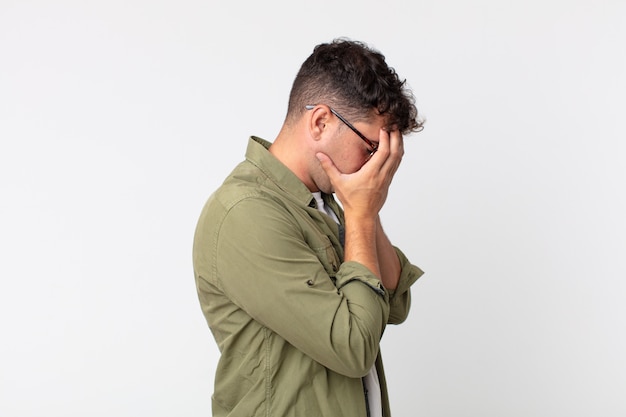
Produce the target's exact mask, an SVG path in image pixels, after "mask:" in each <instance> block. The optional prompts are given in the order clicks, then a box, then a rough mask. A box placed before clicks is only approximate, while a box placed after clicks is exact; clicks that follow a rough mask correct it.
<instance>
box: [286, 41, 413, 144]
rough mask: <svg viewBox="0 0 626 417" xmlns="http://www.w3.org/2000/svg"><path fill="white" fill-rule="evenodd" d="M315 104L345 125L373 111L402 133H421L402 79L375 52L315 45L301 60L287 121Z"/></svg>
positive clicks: (357, 45)
mask: <svg viewBox="0 0 626 417" xmlns="http://www.w3.org/2000/svg"><path fill="white" fill-rule="evenodd" d="M315 104H327V105H329V106H331V107H333V108H335V109H336V110H337V111H339V112H340V113H342V114H343V115H344V116H346V117H348V118H350V119H351V120H365V119H367V116H368V115H369V114H371V111H372V110H375V111H376V112H377V113H378V114H380V115H382V116H384V117H385V118H386V126H387V127H389V128H393V127H395V128H397V129H398V130H399V131H400V132H401V133H402V134H407V133H410V132H418V131H420V130H422V128H423V121H422V120H420V119H419V118H418V114H417V108H416V107H415V98H414V97H413V93H412V92H411V91H410V90H409V89H408V88H407V87H406V80H400V78H399V77H398V74H397V73H396V71H395V70H394V69H393V68H390V67H389V66H388V65H387V63H386V62H385V57H384V56H383V55H382V54H381V53H380V52H379V51H377V50H374V49H373V48H371V47H369V46H367V45H365V44H364V43H362V42H358V41H353V40H349V39H345V38H339V39H335V40H333V41H332V42H331V43H322V44H320V45H317V46H316V47H315V49H314V50H313V53H312V54H311V55H310V56H309V57H308V58H307V59H306V61H304V63H303V64H302V66H301V67H300V70H299V71H298V74H297V75H296V79H295V80H294V82H293V86H292V89H291V94H290V95H289V107H288V110H287V119H288V120H289V119H291V120H296V119H298V118H299V117H300V116H301V115H302V113H303V112H304V111H305V106H307V105H315Z"/></svg>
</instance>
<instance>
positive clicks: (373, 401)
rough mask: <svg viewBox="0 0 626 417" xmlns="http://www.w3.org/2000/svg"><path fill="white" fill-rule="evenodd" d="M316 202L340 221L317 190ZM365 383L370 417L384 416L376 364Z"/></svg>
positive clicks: (334, 218) (320, 208) (318, 206)
mask: <svg viewBox="0 0 626 417" xmlns="http://www.w3.org/2000/svg"><path fill="white" fill-rule="evenodd" d="M313 197H314V198H315V202H316V203H317V209H318V210H319V211H321V212H322V213H326V214H328V215H329V216H330V217H332V219H333V220H335V222H337V223H339V219H338V218H337V215H336V214H335V212H334V211H332V210H331V208H330V207H328V206H326V204H324V200H323V199H322V193H321V192H320V191H317V192H315V193H313ZM363 382H364V383H365V389H366V390H367V402H368V405H369V410H370V417H382V416H383V404H382V399H381V396H380V381H379V380H378V372H376V365H373V366H372V368H371V369H370V371H369V372H368V373H367V375H365V376H364V377H363Z"/></svg>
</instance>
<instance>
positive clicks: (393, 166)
mask: <svg viewBox="0 0 626 417" xmlns="http://www.w3.org/2000/svg"><path fill="white" fill-rule="evenodd" d="M403 156H404V141H403V139H402V134H401V133H400V132H399V131H398V130H392V131H390V132H389V131H386V130H384V129H381V131H380V136H379V143H378V151H377V152H376V153H375V154H374V155H373V156H372V158H371V160H370V162H369V163H368V164H366V165H370V164H371V165H379V170H380V172H381V173H382V174H384V175H391V176H393V174H394V173H395V172H396V170H397V169H398V167H399V166H400V162H401V161H402V157H403Z"/></svg>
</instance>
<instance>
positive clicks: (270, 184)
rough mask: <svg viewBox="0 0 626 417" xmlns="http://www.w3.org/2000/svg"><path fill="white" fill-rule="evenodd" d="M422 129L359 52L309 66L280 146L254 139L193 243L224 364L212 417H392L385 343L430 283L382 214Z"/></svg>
mask: <svg viewBox="0 0 626 417" xmlns="http://www.w3.org/2000/svg"><path fill="white" fill-rule="evenodd" d="M421 127H422V124H421V122H420V121H419V120H418V118H417V109H416V108H415V105H414V99H413V95H412V93H411V92H410V91H408V89H407V88H406V86H405V83H404V81H401V80H400V79H399V77H398V76H397V74H396V73H395V71H394V70H393V69H392V68H389V67H388V66H387V64H386V63H385V58H384V56H383V55H382V54H380V53H379V52H377V51H375V50H373V49H371V48H369V47H368V46H366V45H365V44H362V43H360V42H355V41H350V40H345V39H339V40H335V41H333V42H331V43H329V44H320V45H318V46H317V47H316V48H315V50H314V52H313V53H312V55H311V56H310V57H309V58H308V59H307V60H306V61H305V62H304V64H303V65H302V67H301V69H300V71H299V72H298V74H297V76H296V79H295V81H294V84H293V87H292V90H291V94H290V98H289V107H288V111H287V117H286V119H285V122H284V124H283V127H282V129H281V131H280V132H279V134H278V136H277V137H276V139H275V140H274V142H273V143H269V142H266V141H264V140H262V139H259V138H256V137H252V138H250V141H249V144H248V149H247V152H246V160H245V161H244V162H242V163H241V164H239V165H238V166H237V167H236V168H235V170H234V171H233V172H232V174H231V175H230V176H229V177H228V178H227V179H226V181H225V182H224V184H223V185H222V186H221V187H220V188H219V189H218V190H217V191H216V192H215V193H214V194H213V195H212V196H211V197H210V199H209V200H208V202H207V204H206V206H205V207H204V210H203V211H202V214H201V216H200V219H199V222H198V226H197V229H196V234H195V239H194V247H193V262H194V272H195V279H196V284H197V289H198V295H199V298H200V304H201V307H202V311H203V313H204V315H205V317H206V320H207V322H208V324H209V327H210V329H211V331H212V333H213V336H214V337H215V340H216V341H217V344H218V346H219V348H220V352H221V358H220V361H219V364H218V367H217V371H216V375H215V391H214V395H213V397H212V408H213V415H214V416H246V417H250V416H277V417H286V416H298V417H301V416H330V417H353V416H354V417H356V416H359V417H365V416H368V415H369V416H385V417H387V416H389V415H390V411H389V402H388V396H387V388H386V384H385V375H384V373H383V365H382V360H381V356H380V351H379V342H380V339H381V337H382V334H383V331H384V329H385V325H386V324H387V323H392V324H395V323H400V322H402V321H404V319H405V318H406V316H407V314H408V311H409V306H410V292H409V287H410V286H411V285H412V284H413V283H414V282H415V281H416V280H417V278H418V277H419V276H420V275H421V274H422V271H421V270H420V269H419V268H417V267H416V266H413V265H411V264H410V263H409V261H408V260H407V258H406V257H405V256H404V254H403V253H402V252H401V251H400V250H398V249H396V248H395V247H393V246H392V245H391V243H390V241H389V239H388V238H387V236H386V235H385V233H384V231H383V229H382V226H381V222H380V218H379V216H378V213H379V211H380V209H381V208H382V206H383V204H384V203H385V199H386V197H387V191H388V189H389V185H390V183H391V180H392V178H393V176H394V173H395V172H396V170H397V168H398V166H399V164H400V161H401V159H402V156H403V152H404V151H403V145H402V134H403V133H409V132H411V131H418V130H420V129H421ZM333 194H336V195H337V197H338V199H339V201H340V202H341V206H339V204H337V202H336V201H335V200H334V198H333Z"/></svg>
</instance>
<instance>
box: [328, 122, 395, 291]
mask: <svg viewBox="0 0 626 417" xmlns="http://www.w3.org/2000/svg"><path fill="white" fill-rule="evenodd" d="M379 140H380V142H379V145H378V150H377V151H376V153H375V154H374V155H372V157H371V158H370V160H369V161H368V162H366V163H365V164H364V165H363V166H362V167H361V168H360V169H359V170H358V171H356V172H354V173H352V174H344V173H342V172H340V171H339V170H338V169H337V167H336V166H335V164H334V163H333V161H332V160H331V159H330V158H329V157H328V156H327V155H325V154H323V153H318V154H317V158H318V159H319V160H320V163H321V164H322V168H323V169H324V171H325V172H326V175H328V178H329V179H330V182H331V184H332V186H333V188H334V190H335V193H336V194H337V197H338V198H339V201H341V204H342V205H343V208H344V214H345V218H346V245H345V259H344V260H345V261H351V260H352V261H356V262H360V263H362V264H363V265H365V266H366V267H368V268H369V269H370V270H371V271H372V272H373V273H374V274H375V275H376V276H378V277H379V278H383V274H382V273H381V263H382V264H384V263H385V262H379V259H378V256H379V253H378V252H379V251H378V245H377V240H378V241H379V242H380V241H381V240H385V241H386V242H388V240H387V238H386V236H384V234H383V233H382V229H381V228H380V220H379V218H378V212H379V211H380V209H381V208H382V207H383V205H384V204H385V201H386V199H387V193H388V191H389V186H390V185H391V181H392V180H393V176H394V174H395V173H396V171H397V170H398V167H399V166H400V162H401V161H402V156H403V155H404V147H403V143H402V135H401V134H400V132H399V131H391V132H387V131H385V130H382V129H381V131H380V135H379ZM377 233H378V234H381V236H377ZM389 246H390V245H389ZM393 257H394V258H395V252H394V253H393ZM381 261H382V260H381ZM392 262H394V263H395V262H397V258H396V259H393V260H392ZM385 269H387V268H385ZM394 272H395V271H394ZM385 275H387V274H385ZM392 275H394V276H392V277H389V278H390V279H383V283H385V281H388V284H390V285H389V286H390V288H395V285H396V284H397V277H396V276H395V275H397V274H396V273H393V274H392ZM385 278H386V277H385ZM394 281H395V282H394Z"/></svg>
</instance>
